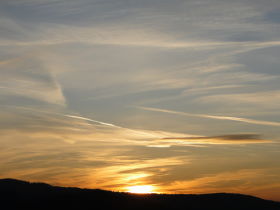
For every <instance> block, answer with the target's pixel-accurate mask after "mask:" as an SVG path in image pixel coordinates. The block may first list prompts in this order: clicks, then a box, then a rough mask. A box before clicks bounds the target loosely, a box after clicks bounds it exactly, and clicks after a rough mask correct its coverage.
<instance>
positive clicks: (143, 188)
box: [127, 185, 155, 194]
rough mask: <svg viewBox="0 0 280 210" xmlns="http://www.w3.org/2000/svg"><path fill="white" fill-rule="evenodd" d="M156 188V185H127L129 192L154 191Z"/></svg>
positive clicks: (142, 192) (143, 192)
mask: <svg viewBox="0 0 280 210" xmlns="http://www.w3.org/2000/svg"><path fill="white" fill-rule="evenodd" d="M154 189H155V187H154V186H152V185H137V186H130V187H127V192H130V193H140V194H145V193H154Z"/></svg>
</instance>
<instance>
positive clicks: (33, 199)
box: [0, 178, 280, 210]
mask: <svg viewBox="0 0 280 210" xmlns="http://www.w3.org/2000/svg"><path fill="white" fill-rule="evenodd" d="M1 205H2V207H4V206H5V208H3V209H9V210H10V209H19V210H20V209H29V210H33V209H36V210H37V209H40V210H41V209H42V210H47V209H48V210H54V209H60V210H62V209H79V210H80V209H81V210H82V209H112V210H130V209H131V210H132V209H133V210H134V209H135V210H137V209H141V210H149V209H151V210H157V209H161V210H167V209H170V210H173V209H174V210H183V209H184V210H208V209H209V210H212V209H213V210H214V209H215V210H245V209H246V210H280V202H277V201H270V200H265V199H261V198H257V197H254V196H250V195H243V194H232V193H214V194H199V195H197V194H132V193H125V192H112V191H106V190H100V189H81V188H75V187H59V186H52V185H49V184H45V183H31V182H26V181H21V180H16V179H9V178H8V179H0V208H1ZM1 209H2V208H1Z"/></svg>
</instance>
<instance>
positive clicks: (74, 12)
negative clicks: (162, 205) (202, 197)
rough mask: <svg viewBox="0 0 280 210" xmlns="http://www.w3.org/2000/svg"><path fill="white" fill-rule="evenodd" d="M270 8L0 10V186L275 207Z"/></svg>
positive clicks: (233, 4)
mask: <svg viewBox="0 0 280 210" xmlns="http://www.w3.org/2000/svg"><path fill="white" fill-rule="evenodd" d="M279 10H280V2H279V1H277V0H267V1H259V0H246V1H243V0H242V1H241V0H237V1H229V0H202V1H195V0H190V1H184V0H174V1H167V0H162V1H158V0H141V1H134V0H133V1H124V0H114V1H113V0H102V1H100V0H80V1H74V0H67V1H66V0H36V1H35V0H9V1H8V0H7V1H6V0H4V1H1V2H0V30H1V34H0V46H1V47H0V108H1V109H0V136H1V139H0V145H1V146H0V168H1V170H0V177H1V178H4V177H11V178H18V179H25V180H30V181H44V182H48V183H51V184H58V185H65V186H78V187H90V188H103V189H109V190H120V191H125V190H127V189H130V188H131V187H133V186H138V185H144V186H153V189H154V191H156V192H166V193H211V192H236V193H247V194H252V195H257V196H260V197H263V198H268V199H274V200H280V197H279V192H280V191H279V189H280V188H279V186H280V178H279V177H280V167H279V163H278V161H277V160H279V158H280V154H279V149H280V145H279V137H280V134H279V126H280V121H279V116H280V112H279V105H280V97H279V96H280V83H279V80H280V71H279V66H280V61H279V56H278V55H279V51H280V37H279V34H280V27H279V23H280V21H279V15H277V14H278V13H279Z"/></svg>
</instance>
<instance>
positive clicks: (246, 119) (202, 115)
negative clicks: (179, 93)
mask: <svg viewBox="0 0 280 210" xmlns="http://www.w3.org/2000/svg"><path fill="white" fill-rule="evenodd" d="M136 108H138V109H143V110H147V111H154V112H164V113H170V114H176V115H182V116H188V117H201V118H209V119H216V120H231V121H238V122H245V123H250V124H256V125H269V126H280V122H271V121H264V120H254V119H248V118H241V117H229V116H218V115H206V114H192V113H188V112H178V111H173V110H167V109H158V108H151V107H142V106H136Z"/></svg>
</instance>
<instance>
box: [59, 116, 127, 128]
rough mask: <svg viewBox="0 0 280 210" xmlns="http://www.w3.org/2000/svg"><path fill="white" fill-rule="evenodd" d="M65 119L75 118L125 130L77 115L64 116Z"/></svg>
mask: <svg viewBox="0 0 280 210" xmlns="http://www.w3.org/2000/svg"><path fill="white" fill-rule="evenodd" d="M64 116H65V117H70V118H74V119H80V120H86V121H90V122H95V123H98V124H101V125H105V126H109V127H114V128H123V127H120V126H117V125H114V124H111V123H105V122H101V121H97V120H93V119H90V118H86V117H80V116H76V115H64Z"/></svg>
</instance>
